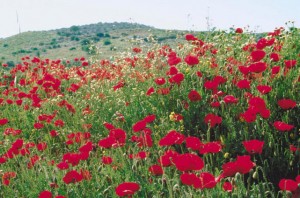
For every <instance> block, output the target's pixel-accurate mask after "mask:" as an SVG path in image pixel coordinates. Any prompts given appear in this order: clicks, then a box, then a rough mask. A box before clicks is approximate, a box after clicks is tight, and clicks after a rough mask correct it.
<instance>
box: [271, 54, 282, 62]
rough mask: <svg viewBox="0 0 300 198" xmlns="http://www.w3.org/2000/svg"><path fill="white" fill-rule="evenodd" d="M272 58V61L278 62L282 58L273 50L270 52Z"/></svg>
mask: <svg viewBox="0 0 300 198" xmlns="http://www.w3.org/2000/svg"><path fill="white" fill-rule="evenodd" d="M270 59H271V61H274V62H278V61H279V59H280V58H279V55H278V54H277V53H275V52H273V53H271V54H270Z"/></svg>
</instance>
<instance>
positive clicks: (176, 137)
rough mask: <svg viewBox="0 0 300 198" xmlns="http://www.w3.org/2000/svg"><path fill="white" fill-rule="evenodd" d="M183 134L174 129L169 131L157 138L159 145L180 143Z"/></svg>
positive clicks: (183, 138)
mask: <svg viewBox="0 0 300 198" xmlns="http://www.w3.org/2000/svg"><path fill="white" fill-rule="evenodd" d="M184 140H185V136H184V135H183V134H181V133H179V132H177V131H175V130H172V131H170V132H169V133H168V134H167V135H165V136H164V137H163V138H161V139H160V140H159V143H158V144H159V146H171V145H173V144H182V142H183V141H184Z"/></svg>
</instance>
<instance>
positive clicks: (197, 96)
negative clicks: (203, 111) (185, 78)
mask: <svg viewBox="0 0 300 198" xmlns="http://www.w3.org/2000/svg"><path fill="white" fill-rule="evenodd" d="M188 98H189V99H190V101H192V102H195V101H200V100H201V96H200V94H199V93H198V92H197V91H196V90H191V91H190V93H189V94H188Z"/></svg>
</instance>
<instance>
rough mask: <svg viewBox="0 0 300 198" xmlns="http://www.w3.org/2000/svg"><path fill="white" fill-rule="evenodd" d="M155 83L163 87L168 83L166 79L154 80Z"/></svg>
mask: <svg viewBox="0 0 300 198" xmlns="http://www.w3.org/2000/svg"><path fill="white" fill-rule="evenodd" d="M154 82H155V83H156V84H157V85H163V84H165V83H166V80H165V79H164V78H156V79H155V80H154Z"/></svg>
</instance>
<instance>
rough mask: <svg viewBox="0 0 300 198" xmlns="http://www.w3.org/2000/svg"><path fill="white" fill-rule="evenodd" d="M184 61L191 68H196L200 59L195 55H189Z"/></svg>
mask: <svg viewBox="0 0 300 198" xmlns="http://www.w3.org/2000/svg"><path fill="white" fill-rule="evenodd" d="M184 61H185V62H186V63H187V64H188V65H190V66H194V65H197V64H198V63H199V60H198V57H197V56H193V55H187V56H186V57H185V59H184Z"/></svg>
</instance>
